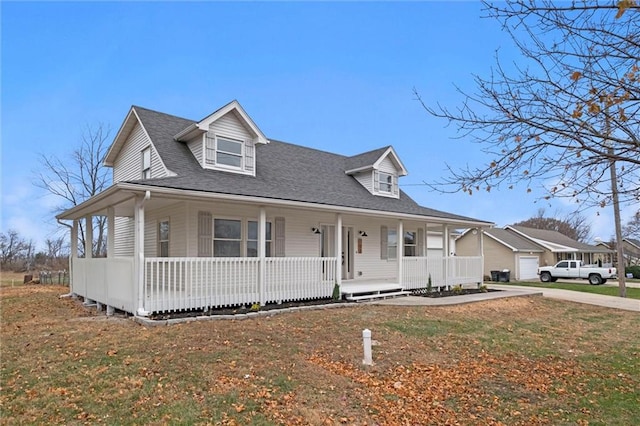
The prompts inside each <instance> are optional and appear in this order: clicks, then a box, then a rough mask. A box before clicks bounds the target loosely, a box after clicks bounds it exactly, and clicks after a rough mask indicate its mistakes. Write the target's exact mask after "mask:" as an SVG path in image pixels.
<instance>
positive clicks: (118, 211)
mask: <svg viewBox="0 0 640 426" xmlns="http://www.w3.org/2000/svg"><path fill="white" fill-rule="evenodd" d="M118 185H119V186H125V187H127V191H122V190H120V191H117V190H112V191H111V190H108V191H107V194H106V195H104V196H101V197H100V198H98V199H96V200H94V201H93V202H92V203H86V204H83V205H80V206H78V207H77V208H75V209H72V210H70V211H68V212H66V213H65V214H64V215H63V217H59V218H60V219H67V220H72V221H73V222H72V226H71V246H72V250H71V253H72V259H71V268H70V270H71V292H72V293H75V294H77V295H78V296H82V297H83V298H85V300H86V301H87V302H88V303H96V304H98V306H99V307H101V306H102V305H104V306H106V308H107V312H109V311H113V309H119V310H122V311H125V312H129V313H132V314H134V315H141V316H149V315H153V314H159V313H166V312H179V311H207V310H210V309H216V308H224V307H232V306H241V305H245V306H246V305H250V306H251V305H256V304H259V305H261V306H264V305H266V304H271V303H275V304H278V303H282V302H288V301H298V300H313V299H325V298H326V299H329V298H331V297H332V296H333V294H334V288H335V287H336V286H338V288H339V290H340V294H341V295H347V294H353V291H354V289H355V290H358V291H361V290H363V289H364V288H365V286H367V285H372V284H376V285H378V284H382V283H388V284H389V283H391V284H394V286H396V288H400V289H401V290H400V291H410V290H414V289H420V288H426V287H427V286H428V283H429V279H430V280H431V285H432V287H434V288H436V287H451V286H454V285H458V284H461V285H469V286H471V285H476V284H478V283H481V282H482V256H481V253H482V249H481V245H482V240H481V237H480V236H481V234H482V233H477V234H478V236H479V238H478V245H479V250H478V256H475V257H458V256H455V255H454V254H453V251H454V250H453V247H451V241H452V240H451V237H450V235H451V231H453V230H454V229H456V228H457V227H460V226H464V225H468V224H466V223H464V224H460V223H451V221H446V220H442V221H440V222H438V221H437V219H434V220H433V222H431V221H430V222H427V221H425V219H424V217H418V216H416V217H412V216H411V215H400V214H395V213H393V212H381V211H372V212H363V211H362V210H359V211H355V210H354V209H348V208H342V209H341V208H338V207H336V206H314V207H313V208H310V207H309V206H308V204H304V205H302V204H301V203H298V205H296V204H295V203H291V202H278V201H274V200H270V201H269V202H262V203H256V202H255V201H251V202H249V201H246V200H237V199H232V197H220V196H218V197H215V198H214V197H212V196H208V195H203V194H177V193H170V194H164V193H158V194H156V193H155V192H154V193H153V195H152V194H151V192H150V191H149V190H145V191H141V190H140V191H137V192H136V191H133V188H128V186H130V184H125V185H122V184H118ZM220 198H223V199H220ZM263 201H264V200H263ZM211 206H213V207H211ZM206 208H212V209H213V210H215V212H217V213H216V214H219V215H220V216H221V217H225V218H229V217H231V215H232V214H237V215H238V216H241V217H244V218H245V219H243V222H242V223H243V227H245V228H243V229H245V230H246V225H247V224H248V222H249V221H253V222H252V223H254V224H255V225H254V226H255V229H257V234H256V237H255V240H249V241H247V240H246V238H248V237H245V240H244V241H242V243H239V244H242V245H243V247H244V248H243V250H244V249H245V248H246V250H247V252H248V250H249V248H250V247H249V243H252V244H254V245H253V246H251V247H255V252H254V255H253V256H246V255H245V256H237V257H216V256H214V254H213V253H212V252H210V254H208V255H206V256H203V255H201V254H199V250H200V248H199V245H201V241H202V236H201V233H200V232H199V231H197V232H196V230H197V229H199V225H198V222H199V221H200V220H201V218H202V215H200V214H199V213H200V210H201V209H206ZM216 214H214V215H213V217H214V220H215V216H216ZM96 215H102V216H106V217H107V224H108V231H107V235H108V242H107V257H106V258H93V257H92V255H91V253H90V252H88V253H85V255H84V257H81V256H79V255H78V229H79V223H80V221H84V224H85V229H86V231H85V232H86V235H85V239H86V240H87V241H92V238H93V237H92V233H93V230H92V229H91V226H87V224H91V223H92V218H93V216H96ZM117 218H124V219H126V220H125V221H128V222H130V223H131V227H130V228H129V229H130V234H131V237H130V238H129V239H128V240H122V239H119V240H118V243H116V237H115V234H116V232H114V229H116V226H115V223H116V220H117ZM165 218H166V220H167V221H168V220H169V218H170V226H171V229H172V230H174V229H179V233H176V234H173V233H172V234H171V237H170V238H168V239H167V240H166V242H165V240H163V239H162V237H161V236H160V233H159V224H160V223H162V222H163V221H164V220H165ZM210 218H211V215H209V219H207V220H211V219H210ZM247 218H248V219H247ZM278 219H282V221H279V220H278ZM227 220H228V219H227ZM279 222H281V223H282V226H281V227H280V228H279V227H278V226H279ZM285 223H286V226H285V225H284V224H285ZM272 225H273V226H272ZM285 228H286V244H285V243H284V233H285ZM268 229H271V230H272V231H273V235H271V236H270V235H269V231H268ZM279 229H280V230H279ZM387 230H391V231H389V235H395V236H396V237H395V239H394V240H392V239H391V237H389V239H388V240H385V243H384V244H383V243H382V241H381V240H382V239H383V238H384V239H386V238H387V234H386V232H387ZM172 232H178V231H172ZM244 232H246V231H243V233H244ZM279 232H281V233H282V235H280V234H279ZM398 236H400V237H399V238H398ZM279 239H280V240H279ZM122 241H124V243H123V242H122ZM129 241H130V243H129ZM433 241H438V244H434V243H433ZM165 243H166V245H163V244H165ZM129 244H130V249H128V248H127V247H128V246H129ZM207 244H210V242H208V243H207ZM270 244H271V245H270ZM436 246H437V247H436ZM123 247H124V248H123ZM383 252H384V253H383ZM338 253H340V256H337V255H336V254H338ZM247 254H248V253H247ZM354 286H355V287H354ZM349 292H351V293H349Z"/></svg>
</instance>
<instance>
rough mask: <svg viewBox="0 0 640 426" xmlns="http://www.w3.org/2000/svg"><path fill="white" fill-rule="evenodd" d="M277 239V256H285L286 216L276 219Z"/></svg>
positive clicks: (275, 249)
mask: <svg viewBox="0 0 640 426" xmlns="http://www.w3.org/2000/svg"><path fill="white" fill-rule="evenodd" d="M274 222H275V234H276V235H275V237H276V238H275V241H274V250H273V251H274V253H273V255H274V256H275V257H284V256H285V252H284V233H285V232H284V217H276V218H275V220H274Z"/></svg>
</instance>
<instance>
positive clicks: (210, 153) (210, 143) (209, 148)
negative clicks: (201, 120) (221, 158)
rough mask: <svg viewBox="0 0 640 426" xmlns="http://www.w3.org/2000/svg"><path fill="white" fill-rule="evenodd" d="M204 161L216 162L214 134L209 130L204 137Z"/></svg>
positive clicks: (212, 163) (213, 163) (211, 163)
mask: <svg viewBox="0 0 640 426" xmlns="http://www.w3.org/2000/svg"><path fill="white" fill-rule="evenodd" d="M204 163H205V164H210V165H215V164H216V135H215V134H213V133H211V132H207V135H206V137H205V147H204Z"/></svg>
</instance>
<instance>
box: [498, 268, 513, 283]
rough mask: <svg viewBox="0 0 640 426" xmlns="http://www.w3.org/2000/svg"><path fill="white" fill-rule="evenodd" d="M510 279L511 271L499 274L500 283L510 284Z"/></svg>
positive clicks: (506, 270)
mask: <svg viewBox="0 0 640 426" xmlns="http://www.w3.org/2000/svg"><path fill="white" fill-rule="evenodd" d="M510 279H511V271H509V270H508V269H505V270H504V271H501V272H499V273H498V281H500V282H501V283H508V282H509V280H510Z"/></svg>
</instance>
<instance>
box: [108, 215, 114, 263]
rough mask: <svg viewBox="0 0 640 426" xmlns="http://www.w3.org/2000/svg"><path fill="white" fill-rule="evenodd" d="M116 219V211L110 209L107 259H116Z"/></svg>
mask: <svg viewBox="0 0 640 426" xmlns="http://www.w3.org/2000/svg"><path fill="white" fill-rule="evenodd" d="M115 227H116V218H115V209H114V208H113V207H109V208H108V209H107V258H111V257H115V255H116V254H115V247H114V246H115V235H114V234H115V232H114V229H115Z"/></svg>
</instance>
